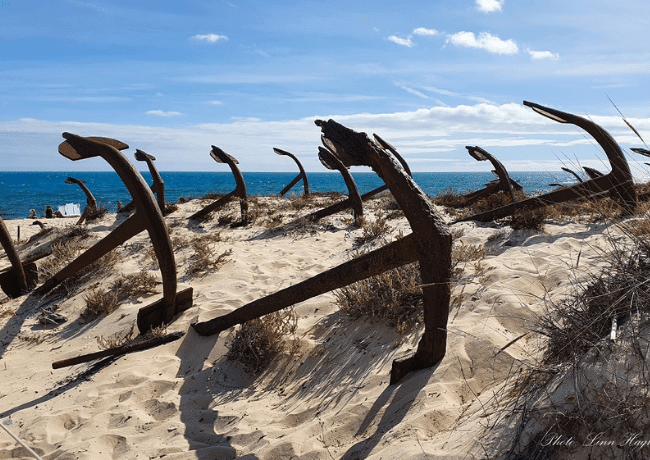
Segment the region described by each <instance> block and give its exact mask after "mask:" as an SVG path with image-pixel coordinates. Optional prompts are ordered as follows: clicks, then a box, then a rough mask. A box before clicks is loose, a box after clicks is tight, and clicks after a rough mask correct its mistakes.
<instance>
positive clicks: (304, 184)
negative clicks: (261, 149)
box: [273, 147, 309, 196]
mask: <svg viewBox="0 0 650 460" xmlns="http://www.w3.org/2000/svg"><path fill="white" fill-rule="evenodd" d="M273 151H274V152H275V153H277V154H278V155H285V156H288V157H289V158H291V159H292V160H293V161H295V162H296V164H297V165H298V169H299V170H300V172H299V173H298V175H297V176H296V177H294V178H293V180H292V181H291V182H289V184H288V185H287V186H286V187H285V188H283V189H282V191H281V192H280V193H278V195H279V196H284V194H285V193H287V192H288V191H289V190H291V188H292V187H293V186H294V185H296V184H297V183H298V182H300V180H301V179H302V188H303V190H304V194H305V195H309V182H308V181H307V173H306V172H305V170H304V169H303V167H302V164H301V163H300V161H298V158H296V156H295V155H294V154H292V153H289V152H287V151H285V150H282V149H278V148H275V147H273Z"/></svg>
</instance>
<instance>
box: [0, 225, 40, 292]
mask: <svg viewBox="0 0 650 460" xmlns="http://www.w3.org/2000/svg"><path fill="white" fill-rule="evenodd" d="M0 244H2V247H3V249H4V250H5V254H7V258H8V259H9V262H11V268H7V269H4V270H2V271H0V287H2V290H3V291H4V293H5V294H7V297H9V298H11V299H15V298H16V297H20V296H21V295H23V294H25V293H26V292H29V291H30V290H32V289H34V287H35V286H36V283H37V282H38V270H37V268H36V264H35V263H34V262H28V261H25V262H23V261H21V260H20V256H19V255H18V251H16V247H15V246H14V242H13V240H12V239H11V235H9V231H8V230H7V227H6V226H5V223H4V221H3V220H2V217H0Z"/></svg>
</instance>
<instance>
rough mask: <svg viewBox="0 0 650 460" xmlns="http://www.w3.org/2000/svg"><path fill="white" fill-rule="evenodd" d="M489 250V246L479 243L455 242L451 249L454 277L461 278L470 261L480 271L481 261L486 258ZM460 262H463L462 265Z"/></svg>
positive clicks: (452, 273)
mask: <svg viewBox="0 0 650 460" xmlns="http://www.w3.org/2000/svg"><path fill="white" fill-rule="evenodd" d="M489 251H490V250H489V249H488V248H486V247H484V246H479V245H477V244H465V243H463V242H462V241H461V242H460V244H454V246H453V247H452V250H451V275H452V277H453V278H455V279H458V278H460V276H461V275H462V273H463V270H464V267H465V265H467V264H468V263H470V262H473V263H474V268H475V270H476V271H477V272H478V271H480V267H481V266H480V262H481V261H482V260H483V259H485V256H486V255H487V253H488V252H489ZM460 264H462V267H461V266H460Z"/></svg>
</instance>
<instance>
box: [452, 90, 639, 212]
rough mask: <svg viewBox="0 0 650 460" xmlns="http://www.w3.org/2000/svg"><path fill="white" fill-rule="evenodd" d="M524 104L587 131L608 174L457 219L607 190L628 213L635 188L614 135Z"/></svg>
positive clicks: (535, 206) (576, 118) (578, 119)
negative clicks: (599, 150)
mask: <svg viewBox="0 0 650 460" xmlns="http://www.w3.org/2000/svg"><path fill="white" fill-rule="evenodd" d="M524 105H525V106H527V107H530V108H532V109H533V110H534V111H535V112H537V113H539V114H541V115H544V116H545V117H548V118H550V119H551V120H555V121H557V122H559V123H570V124H573V125H576V126H578V127H580V128H582V129H584V130H585V131H587V132H588V133H589V134H590V135H591V136H592V137H593V138H594V139H595V140H596V142H598V144H599V145H600V146H601V147H602V148H603V150H604V151H605V154H606V155H607V158H608V159H609V163H610V165H611V167H612V170H611V171H610V172H609V174H605V175H603V176H600V177H596V178H593V179H591V180H588V181H585V182H580V183H578V184H574V185H572V186H570V187H566V188H561V189H557V190H553V191H552V192H549V193H545V194H543V195H540V196H536V197H533V198H529V199H527V200H523V201H518V202H516V203H511V204H509V205H507V206H503V207H500V208H497V209H493V210H490V211H486V212H483V213H480V214H476V215H473V216H469V217H465V218H463V219H460V220H458V221H457V222H463V221H468V220H477V221H480V222H489V221H492V220H494V219H500V218H502V217H507V216H511V215H513V214H514V213H515V212H516V211H519V210H522V209H527V210H533V209H538V208H543V207H545V206H547V205H550V204H555V203H563V202H565V201H570V200H575V199H578V198H586V197H593V196H595V195H598V194H601V193H604V192H608V193H609V195H610V196H611V197H612V199H614V200H615V201H617V202H618V203H619V204H620V205H621V207H622V208H623V212H624V214H625V215H631V214H632V213H633V212H634V209H635V208H636V203H637V196H636V191H635V189H634V182H633V180H632V173H631V172H630V167H629V165H628V163H627V161H626V160H625V155H623V151H622V150H621V148H620V147H619V145H618V144H617V143H616V141H615V140H614V138H612V136H611V135H610V134H609V133H608V132H607V131H605V130H604V129H603V128H601V127H600V126H598V125H597V124H596V123H594V122H593V121H591V120H587V119H586V118H582V117H579V116H577V115H573V114H570V113H566V112H561V111H559V110H555V109H552V108H548V107H544V106H541V105H539V104H535V103H533V102H528V101H524Z"/></svg>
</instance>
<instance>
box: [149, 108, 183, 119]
mask: <svg viewBox="0 0 650 460" xmlns="http://www.w3.org/2000/svg"><path fill="white" fill-rule="evenodd" d="M147 115H155V116H157V117H178V116H180V115H183V114H182V113H180V112H164V111H162V110H149V111H148V112H147Z"/></svg>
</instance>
